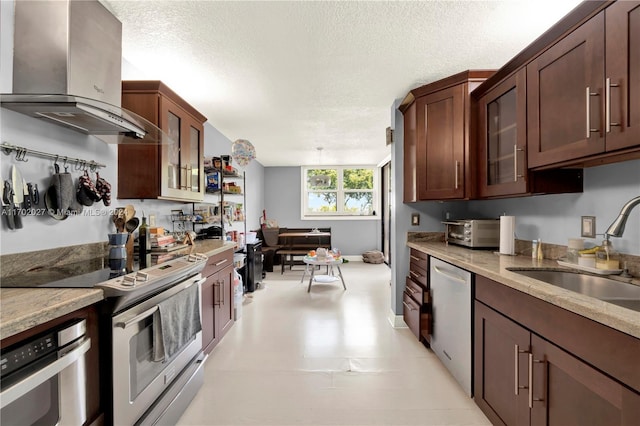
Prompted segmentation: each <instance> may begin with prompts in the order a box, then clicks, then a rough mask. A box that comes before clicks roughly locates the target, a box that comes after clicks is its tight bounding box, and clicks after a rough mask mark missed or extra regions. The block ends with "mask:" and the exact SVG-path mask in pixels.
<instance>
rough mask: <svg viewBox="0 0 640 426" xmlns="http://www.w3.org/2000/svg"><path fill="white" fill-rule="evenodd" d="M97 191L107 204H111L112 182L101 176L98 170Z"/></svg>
mask: <svg viewBox="0 0 640 426" xmlns="http://www.w3.org/2000/svg"><path fill="white" fill-rule="evenodd" d="M96 192H97V193H98V194H99V196H100V198H102V202H103V203H104V205H105V206H109V205H111V184H110V183H109V182H107V181H106V180H105V179H104V178H101V177H100V174H99V173H98V172H96Z"/></svg>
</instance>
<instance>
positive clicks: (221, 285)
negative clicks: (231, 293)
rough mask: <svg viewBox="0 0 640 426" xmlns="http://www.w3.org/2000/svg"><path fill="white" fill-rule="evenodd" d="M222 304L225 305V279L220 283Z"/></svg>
mask: <svg viewBox="0 0 640 426" xmlns="http://www.w3.org/2000/svg"><path fill="white" fill-rule="evenodd" d="M220 304H221V305H224V281H222V282H221V283H220Z"/></svg>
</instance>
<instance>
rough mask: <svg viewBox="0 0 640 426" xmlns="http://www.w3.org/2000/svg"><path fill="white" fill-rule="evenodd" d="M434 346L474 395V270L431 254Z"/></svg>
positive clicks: (462, 383) (442, 359) (432, 342)
mask: <svg viewBox="0 0 640 426" xmlns="http://www.w3.org/2000/svg"><path fill="white" fill-rule="evenodd" d="M429 263H430V267H429V283H430V285H431V298H432V314H433V324H432V325H433V326H432V329H431V349H432V350H433V352H434V353H435V354H436V356H437V357H438V358H440V360H441V361H442V363H443V364H444V365H445V367H447V369H448V370H449V371H450V372H451V374H452V375H453V376H454V377H455V379H456V380H457V381H458V383H460V386H462V388H463V389H464V391H465V392H466V393H467V395H469V396H472V393H473V392H472V389H473V387H472V383H471V380H472V364H471V363H472V356H471V354H472V352H471V336H472V330H473V329H472V323H471V318H472V317H471V298H472V294H473V293H472V282H471V273H470V272H469V271H466V270H464V269H461V268H458V267H457V266H453V265H451V264H449V263H446V262H443V261H441V260H440V259H436V258H434V257H431V259H430V262H429Z"/></svg>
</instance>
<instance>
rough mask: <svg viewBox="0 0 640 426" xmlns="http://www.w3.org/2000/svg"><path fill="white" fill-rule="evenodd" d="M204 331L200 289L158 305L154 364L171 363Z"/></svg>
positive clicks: (188, 291) (186, 292)
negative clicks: (176, 354)
mask: <svg viewBox="0 0 640 426" xmlns="http://www.w3.org/2000/svg"><path fill="white" fill-rule="evenodd" d="M200 330H202V325H201V323H200V292H199V291H198V286H197V285H192V286H191V287H189V288H186V289H184V290H182V291H181V292H179V293H176V294H174V295H173V296H171V297H170V298H168V299H166V300H164V301H162V302H160V303H158V310H157V311H156V312H155V313H154V314H153V360H154V361H164V360H169V359H171V357H172V356H173V355H174V354H175V353H176V352H178V351H179V350H180V349H181V348H183V347H184V345H185V344H186V343H187V342H189V340H191V339H192V338H193V336H194V335H195V334H196V333H197V332H199V331H200Z"/></svg>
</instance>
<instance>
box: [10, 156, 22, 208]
mask: <svg viewBox="0 0 640 426" xmlns="http://www.w3.org/2000/svg"><path fill="white" fill-rule="evenodd" d="M11 185H12V189H13V204H14V205H15V206H16V207H18V208H20V207H22V202H23V201H24V187H23V183H22V174H21V173H20V170H18V167H17V166H16V165H13V166H11Z"/></svg>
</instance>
